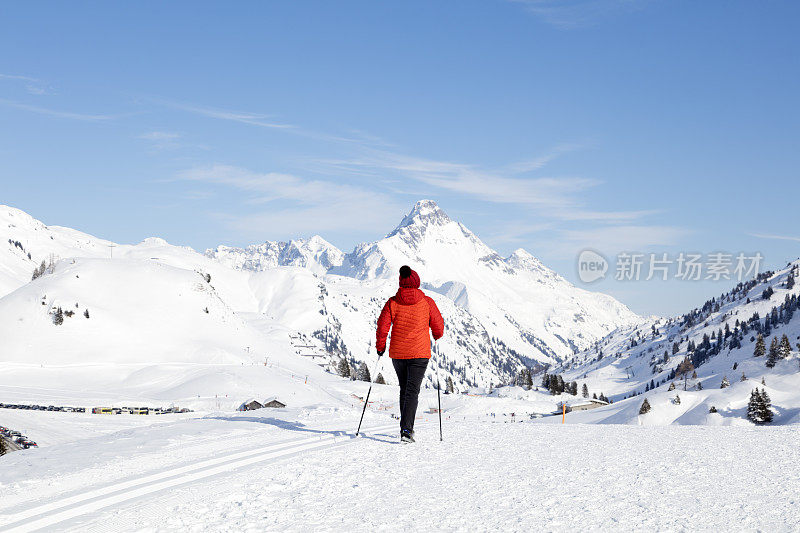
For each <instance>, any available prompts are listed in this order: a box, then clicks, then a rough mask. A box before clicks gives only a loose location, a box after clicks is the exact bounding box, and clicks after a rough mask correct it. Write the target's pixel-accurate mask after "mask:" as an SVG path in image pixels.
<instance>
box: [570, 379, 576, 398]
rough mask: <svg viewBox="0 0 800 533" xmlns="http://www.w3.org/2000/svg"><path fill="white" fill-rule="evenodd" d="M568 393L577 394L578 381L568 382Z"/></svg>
mask: <svg viewBox="0 0 800 533" xmlns="http://www.w3.org/2000/svg"><path fill="white" fill-rule="evenodd" d="M569 393H570V394H572V395H573V396H577V395H578V382H577V381H571V382H570V384H569Z"/></svg>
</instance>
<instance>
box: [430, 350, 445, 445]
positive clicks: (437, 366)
mask: <svg viewBox="0 0 800 533" xmlns="http://www.w3.org/2000/svg"><path fill="white" fill-rule="evenodd" d="M433 351H434V353H435V354H436V396H437V397H438V399H439V442H442V441H443V440H444V439H443V438H442V392H441V389H442V386H441V382H440V381H439V345H438V344H437V341H436V340H434V341H433Z"/></svg>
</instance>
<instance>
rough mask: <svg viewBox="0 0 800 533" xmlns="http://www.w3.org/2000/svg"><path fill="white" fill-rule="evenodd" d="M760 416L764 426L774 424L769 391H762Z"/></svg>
mask: <svg viewBox="0 0 800 533" xmlns="http://www.w3.org/2000/svg"><path fill="white" fill-rule="evenodd" d="M759 415H760V417H761V423H762V424H769V423H770V422H772V417H773V415H772V401H771V400H770V397H769V395H768V394H767V389H761V402H760V404H759Z"/></svg>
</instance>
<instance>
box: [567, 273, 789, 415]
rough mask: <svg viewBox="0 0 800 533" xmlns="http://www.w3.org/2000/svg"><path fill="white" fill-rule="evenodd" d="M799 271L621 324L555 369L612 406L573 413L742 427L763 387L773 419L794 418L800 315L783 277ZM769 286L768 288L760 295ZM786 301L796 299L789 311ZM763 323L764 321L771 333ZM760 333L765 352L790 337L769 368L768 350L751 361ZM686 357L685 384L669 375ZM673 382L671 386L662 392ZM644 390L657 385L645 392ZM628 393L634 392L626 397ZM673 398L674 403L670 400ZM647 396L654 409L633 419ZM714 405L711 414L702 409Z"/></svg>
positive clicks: (771, 275)
mask: <svg viewBox="0 0 800 533" xmlns="http://www.w3.org/2000/svg"><path fill="white" fill-rule="evenodd" d="M798 272H800V261H795V262H793V263H790V264H789V265H787V267H786V268H784V269H782V270H780V271H777V272H767V273H764V274H763V275H761V277H760V278H759V279H758V280H753V281H751V282H748V283H743V284H740V285H738V286H737V287H734V289H733V290H731V291H730V292H727V293H725V294H722V295H720V296H719V297H717V298H714V299H712V300H709V301H708V302H706V303H705V305H704V306H703V307H701V308H698V309H694V310H692V311H691V312H688V313H686V314H684V315H682V316H678V317H673V318H666V319H665V318H650V319H642V321H641V322H640V323H639V324H638V325H636V326H630V327H627V328H620V330H618V331H616V332H614V333H612V334H610V335H609V336H607V337H606V338H604V339H603V340H601V341H600V342H598V343H597V345H596V346H595V347H594V348H592V349H590V350H586V351H584V352H582V353H579V354H577V355H576V356H575V357H573V358H571V359H570V360H568V361H567V362H566V363H565V364H564V365H563V366H561V367H559V368H556V369H554V370H552V372H553V373H563V376H564V379H565V380H567V381H572V380H575V381H577V382H578V383H579V386H582V384H584V383H585V384H586V385H587V387H588V388H589V390H590V392H597V393H599V392H604V393H605V394H606V395H607V396H609V397H610V398H611V399H612V400H615V401H616V402H617V403H615V404H614V405H613V406H610V407H608V408H603V409H598V410H597V411H592V412H591V413H586V414H580V415H577V414H576V415H574V416H576V417H577V419H578V420H584V421H592V422H594V421H605V422H608V423H636V424H671V423H677V424H713V425H718V424H738V423H745V424H747V423H749V422H746V421H745V414H746V412H745V411H746V405H747V401H748V399H749V397H750V392H751V391H752V390H753V389H754V388H755V387H759V388H765V389H766V390H767V393H768V394H769V396H770V397H771V399H772V404H773V411H774V412H775V415H776V416H775V423H776V424H787V423H797V422H800V392H798V391H800V352H798V343H799V342H800V312H798V309H797V307H796V305H797V303H796V302H797V298H798V297H800V285H797V284H795V285H794V286H793V287H792V288H789V287H788V286H787V281H788V279H789V276H790V274H792V273H794V275H795V276H797V274H798ZM768 288H769V289H771V290H772V291H774V293H773V294H772V296H771V297H770V298H769V299H765V298H764V291H765V290H767V289H768ZM791 302H795V304H794V307H793V308H792V309H789V308H791V307H792V304H791ZM773 308H774V309H775V310H776V314H775V319H773V318H772V310H773ZM756 317H758V318H756ZM768 319H769V320H768ZM766 321H769V322H770V326H769V334H767V329H766V328H765V322H766ZM726 327H727V330H728V333H725V331H726ZM720 331H722V340H721V341H720V340H719V332H720ZM759 331H760V332H761V333H763V335H764V338H765V343H766V347H767V350H769V346H770V344H771V341H772V339H773V338H777V339H779V340H780V339H781V338H782V337H783V335H786V336H787V338H788V339H789V341H790V343H791V347H792V352H791V354H790V355H789V357H788V358H786V359H784V360H779V361H778V362H777V364H776V365H775V367H774V368H768V367H767V366H766V360H767V357H766V356H762V357H754V348H755V340H756V338H757V335H758V334H759ZM706 337H707V338H708V341H707V342H708V344H707V348H705V347H704V346H705V342H706V341H704V339H705V338H706ZM690 348H694V350H692V349H690ZM686 357H689V358H690V360H693V361H694V366H695V367H696V368H695V371H696V372H697V378H696V379H692V378H691V374H690V376H689V377H688V379H686V380H684V379H682V378H677V379H676V378H674V377H672V376H673V374H674V372H675V369H676V368H677V366H678V365H679V364H680V363H681V362H682V361H683V360H684V359H685V358H686ZM742 374H744V375H745V377H746V378H747V379H746V380H745V381H742ZM723 378H727V379H728V381H729V382H730V383H731V386H730V387H728V388H724V389H720V385H721V382H722V380H723ZM762 379H763V381H764V383H765V385H763V386H762ZM673 381H674V382H675V390H674V391H669V390H668V388H669V386H670V384H671V383H672V382H673ZM684 381H685V383H684ZM698 384H699V385H700V387H699V388H700V390H698ZM651 386H653V389H654V390H652V391H649V390H646V389H650V388H651ZM684 386H685V387H686V389H687V390H686V391H685V392H684ZM631 395H634V396H633V397H632V398H629V399H627V400H625V398H626V397H629V396H631ZM676 395H678V396H680V399H681V403H680V404H674V403H673V400H674V398H675V396H676ZM645 397H647V398H648V401H649V403H650V404H651V405H652V406H653V409H652V411H651V412H650V413H648V414H647V415H643V416H639V414H638V412H639V407H640V406H641V404H642V401H643V399H644V398H645ZM711 406H714V407H715V408H716V409H717V411H718V413H716V414H715V413H709V409H710V408H711Z"/></svg>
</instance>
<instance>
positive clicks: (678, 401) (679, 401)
mask: <svg viewBox="0 0 800 533" xmlns="http://www.w3.org/2000/svg"><path fill="white" fill-rule="evenodd" d="M672 403H674V404H675V405H680V404H681V397H680V396H678V395H677V394H676V395H675V399H674V400H672Z"/></svg>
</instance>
